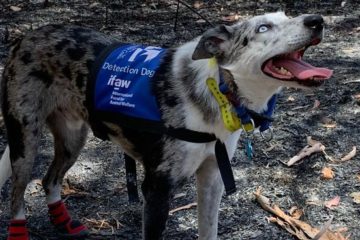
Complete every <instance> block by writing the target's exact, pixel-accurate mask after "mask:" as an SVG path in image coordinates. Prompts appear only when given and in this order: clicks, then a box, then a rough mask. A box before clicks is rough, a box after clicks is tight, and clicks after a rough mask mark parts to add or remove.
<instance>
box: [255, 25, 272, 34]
mask: <svg viewBox="0 0 360 240" xmlns="http://www.w3.org/2000/svg"><path fill="white" fill-rule="evenodd" d="M270 29H271V26H270V25H268V24H263V25H260V26H259V27H258V29H257V32H258V33H264V32H267V31H269V30H270Z"/></svg>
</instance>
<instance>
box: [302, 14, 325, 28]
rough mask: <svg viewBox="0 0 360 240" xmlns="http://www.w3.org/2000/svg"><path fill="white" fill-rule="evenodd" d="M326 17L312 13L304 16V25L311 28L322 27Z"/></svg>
mask: <svg viewBox="0 0 360 240" xmlns="http://www.w3.org/2000/svg"><path fill="white" fill-rule="evenodd" d="M323 23H324V19H323V18H322V16H320V15H310V16H307V17H305V18H304V25H305V26H306V27H309V28H322V27H323V25H322V24H323Z"/></svg>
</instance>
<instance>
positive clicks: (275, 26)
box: [0, 12, 331, 240]
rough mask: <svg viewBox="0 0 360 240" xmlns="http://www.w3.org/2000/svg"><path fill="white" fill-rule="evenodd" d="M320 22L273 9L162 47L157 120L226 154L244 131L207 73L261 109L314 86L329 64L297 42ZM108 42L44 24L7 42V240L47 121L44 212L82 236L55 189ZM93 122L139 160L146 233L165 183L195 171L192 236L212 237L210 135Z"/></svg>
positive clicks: (164, 201) (316, 32) (169, 191)
mask: <svg viewBox="0 0 360 240" xmlns="http://www.w3.org/2000/svg"><path fill="white" fill-rule="evenodd" d="M323 25H324V21H323V18H322V17H321V16H319V15H301V16H298V17H295V18H288V17H287V16H286V15H285V14H284V13H282V12H277V13H270V14H265V15H262V16H256V17H253V18H250V19H248V20H245V21H242V22H239V23H236V24H234V25H231V26H226V25H220V26H217V27H214V28H211V29H209V30H208V31H206V32H205V33H204V34H203V35H202V36H200V37H197V38H196V39H194V40H192V41H190V42H187V43H185V44H184V45H181V46H179V47H174V48H170V49H168V50H167V51H166V53H165V56H164V57H163V58H162V60H161V63H160V68H161V73H156V74H155V76H154V80H153V83H152V89H153V93H154V95H155V98H156V102H157V104H158V105H159V111H160V114H161V120H162V122H163V123H164V125H165V126H171V127H174V128H185V129H189V130H191V131H198V132H203V133H209V134H212V135H215V136H216V138H217V139H219V140H220V141H221V142H223V143H224V144H225V146H226V151H227V154H228V156H229V158H232V157H233V156H234V152H235V150H236V147H237V142H238V139H239V137H240V134H241V132H242V131H243V130H242V128H239V129H237V130H233V131H230V130H229V129H228V128H227V127H226V126H225V123H224V121H223V117H222V113H221V106H219V103H218V102H217V101H216V98H215V97H214V95H213V94H212V93H211V91H210V90H209V88H208V86H207V84H206V81H207V79H209V78H212V79H215V81H216V82H219V81H220V75H223V76H224V78H225V82H226V83H227V84H228V85H229V86H231V87H229V88H230V91H231V94H232V95H233V96H235V98H236V99H237V101H239V102H241V104H242V105H243V106H245V107H246V108H247V109H249V110H251V111H252V112H255V113H262V112H264V111H265V110H266V109H267V108H268V102H269V100H270V99H271V98H272V96H273V95H274V94H276V93H278V92H279V91H281V88H282V87H284V86H285V87H295V88H312V87H317V86H319V85H321V84H322V83H323V82H324V80H325V79H328V78H329V77H330V76H331V70H328V69H326V68H317V67H314V66H311V65H310V64H308V63H306V62H304V61H303V60H302V56H303V54H304V52H305V50H306V49H307V48H308V47H310V46H313V45H317V44H318V43H319V42H320V41H321V40H322V37H323ZM117 42H118V39H116V38H115V37H109V36H107V35H105V34H102V33H99V32H97V31H94V30H91V29H88V28H83V27H79V26H63V25H48V26H44V27H41V28H39V29H37V30H35V31H33V32H30V33H29V34H27V35H26V36H25V37H24V38H22V39H21V40H19V41H17V42H16V43H15V44H14V46H13V47H12V49H11V53H10V56H9V59H8V61H7V63H6V66H5V68H4V72H3V79H2V89H1V91H2V112H3V117H4V121H5V126H6V129H7V136H8V146H7V147H6V150H5V152H4V154H3V156H2V158H1V161H0V186H2V185H3V184H4V182H5V181H6V179H8V178H9V177H10V176H11V177H12V193H11V221H10V225H9V236H8V240H14V239H24V240H28V239H29V234H28V231H27V229H26V220H25V209H24V191H25V188H26V186H27V184H28V182H29V180H30V177H31V176H30V175H31V169H32V166H33V162H34V158H35V156H36V153H37V146H38V143H39V138H40V133H41V130H42V129H43V127H44V126H46V125H47V126H48V127H49V128H50V130H51V132H52V134H53V136H54V140H55V141H54V142H55V143H54V145H55V146H54V147H55V156H54V160H53V162H52V163H51V165H50V167H49V169H48V172H47V173H46V175H45V177H44V179H43V187H44V190H45V193H46V200H47V203H48V206H49V213H50V219H51V221H52V223H53V224H54V225H55V226H56V227H57V229H58V230H59V232H60V234H62V236H65V237H72V238H77V237H84V236H86V235H88V234H89V231H88V229H87V228H86V227H85V226H84V225H82V224H81V223H80V222H79V221H77V220H74V219H73V218H71V216H70V214H69V213H68V212H67V210H66V206H65V204H64V203H63V202H62V201H61V196H60V190H61V185H62V181H63V177H64V175H65V173H66V172H67V170H68V169H69V168H70V167H71V166H72V165H73V164H74V162H75V161H76V159H77V157H78V155H79V153H80V150H81V149H82V147H83V146H84V144H85V142H86V136H87V132H88V129H89V126H90V125H89V119H91V113H90V112H89V111H88V107H87V104H86V101H87V99H86V95H87V85H88V81H89V79H90V77H89V76H90V73H91V71H92V68H93V65H94V62H95V61H96V59H97V58H98V57H99V55H101V53H102V52H103V50H104V49H106V48H107V47H108V46H110V45H112V44H114V43H117ZM222 72H224V74H222ZM225 73H226V74H225ZM102 125H103V128H102V129H101V131H102V132H101V134H103V135H104V136H107V137H108V139H110V140H111V141H112V142H114V143H116V144H119V145H120V146H121V147H122V149H123V151H124V152H125V153H126V154H127V155H129V156H131V157H132V158H133V159H136V160H137V161H140V162H141V163H142V164H143V166H144V169H145V177H144V181H143V183H142V186H141V189H142V193H143V196H144V206H143V207H144V209H143V239H146V240H150V239H151V240H155V239H162V238H163V234H164V230H165V225H166V221H167V217H168V211H169V200H170V199H171V196H172V195H173V193H174V189H176V188H177V187H179V186H180V185H181V183H182V182H183V181H185V180H187V179H188V178H189V177H190V176H193V175H194V174H195V175H196V185H197V203H198V207H197V208H198V231H199V239H201V240H214V239H217V225H218V210H219V204H220V201H221V197H222V194H223V191H224V186H223V183H222V178H221V174H220V171H219V167H218V163H217V161H216V157H215V152H214V146H215V141H211V142H208V143H193V142H189V141H184V140H181V139H177V138H174V137H172V136H169V135H167V134H163V133H161V134H156V133H153V132H146V131H142V130H139V129H134V128H130V127H128V126H127V125H126V124H116V123H114V122H110V121H103V122H102ZM16 237H18V238H16ZM19 237H20V238H19Z"/></svg>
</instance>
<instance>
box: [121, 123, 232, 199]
mask: <svg viewBox="0 0 360 240" xmlns="http://www.w3.org/2000/svg"><path fill="white" fill-rule="evenodd" d="M165 134H167V135H169V136H171V137H173V138H176V139H180V140H183V141H186V142H193V143H208V142H213V141H216V143H215V156H216V160H217V163H218V166H219V170H220V175H221V178H222V181H223V183H224V186H225V192H226V195H230V194H232V193H234V192H235V191H236V185H235V179H234V175H233V172H232V169H231V164H230V159H229V156H228V154H227V151H226V146H225V144H224V143H222V142H221V141H220V140H218V139H217V138H216V136H215V135H213V134H209V133H203V132H197V131H193V130H189V129H186V128H171V127H170V128H167V131H166V133H165ZM125 168H126V185H127V189H128V195H129V201H130V202H138V201H139V195H138V192H137V183H136V164H135V160H133V159H132V158H131V157H129V156H128V155H126V154H125Z"/></svg>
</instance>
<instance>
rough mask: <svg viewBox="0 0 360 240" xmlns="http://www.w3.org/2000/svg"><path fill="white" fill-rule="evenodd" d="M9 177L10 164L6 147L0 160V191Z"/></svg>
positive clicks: (8, 151)
mask: <svg viewBox="0 0 360 240" xmlns="http://www.w3.org/2000/svg"><path fill="white" fill-rule="evenodd" d="M10 176H11V162H10V150H9V146H6V148H5V151H4V153H3V155H2V157H1V160H0V190H1V188H2V186H3V185H4V183H5V182H6V180H7V179H8V178H10Z"/></svg>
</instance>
